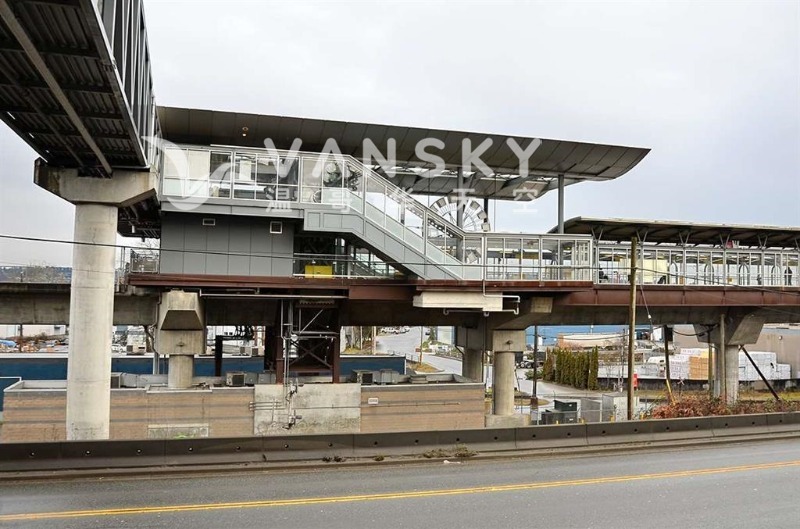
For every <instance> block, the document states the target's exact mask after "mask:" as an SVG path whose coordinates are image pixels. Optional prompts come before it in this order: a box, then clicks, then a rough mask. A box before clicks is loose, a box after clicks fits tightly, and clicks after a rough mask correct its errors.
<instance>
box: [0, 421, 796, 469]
mask: <svg viewBox="0 0 800 529" xmlns="http://www.w3.org/2000/svg"><path fill="white" fill-rule="evenodd" d="M774 432H783V433H786V432H795V433H798V434H800V412H793V413H772V414H761V415H727V416H719V417H693V418H683V419H654V420H644V421H630V422H617V423H590V424H563V425H552V426H549V425H548V426H527V427H523V428H495V429H475V430H451V431H427V432H391V433H364V434H337V435H285V436H281V437H242V438H198V439H170V440H163V439H152V440H147V439H144V440H132V441H61V442H52V443H5V444H2V445H0V472H22V471H30V470H65V469H90V468H115V467H117V468H126V467H127V468H136V467H149V466H162V465H170V466H172V465H175V466H177V465H193V464H226V463H249V462H283V461H286V462H290V461H301V460H305V461H313V460H323V459H324V460H328V459H334V458H335V457H336V456H339V457H342V458H348V457H363V458H366V457H375V456H381V455H382V456H391V455H406V456H409V455H422V454H423V453H425V452H427V451H429V450H432V449H437V448H438V449H442V450H445V451H450V452H452V451H453V450H454V449H455V448H456V447H457V446H459V445H463V446H465V447H466V448H467V449H469V450H472V451H478V452H502V451H508V450H514V449H517V450H536V449H549V448H571V447H575V448H579V447H587V446H588V447H591V446H603V445H605V446H608V445H625V444H629V443H640V442H658V441H670V440H680V439H687V440H691V439H701V438H705V439H712V438H721V439H725V438H733V437H735V436H742V435H753V434H765V433H774Z"/></svg>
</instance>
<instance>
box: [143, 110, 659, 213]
mask: <svg viewBox="0 0 800 529" xmlns="http://www.w3.org/2000/svg"><path fill="white" fill-rule="evenodd" d="M158 115H159V119H160V123H161V130H162V134H163V138H164V139H165V140H168V141H171V142H174V143H181V144H196V145H207V146H208V145H224V146H238V147H254V148H263V147H264V139H265V138H270V139H272V141H273V142H274V144H275V147H276V148H278V149H285V150H288V149H290V147H291V146H292V142H293V141H294V139H295V138H300V139H301V140H302V141H303V144H302V146H301V148H300V150H302V151H316V152H320V151H322V149H323V147H324V145H325V142H326V141H327V140H328V139H329V138H332V139H334V140H336V143H337V145H338V148H339V149H340V150H341V152H342V154H344V155H350V156H353V157H356V158H359V159H361V158H362V154H363V143H364V140H366V139H369V140H371V141H372V142H373V143H374V144H375V146H376V147H377V148H378V150H379V151H380V152H381V153H382V154H383V155H384V156H385V155H386V154H387V153H386V147H387V142H388V140H389V139H390V138H393V139H394V140H395V142H396V148H397V164H398V167H396V168H393V170H392V171H391V172H392V173H393V174H392V175H387V176H391V178H392V179H393V181H394V182H395V183H396V184H397V185H398V186H400V187H402V188H404V189H406V190H408V191H409V192H410V193H412V194H420V195H451V194H454V193H457V192H458V191H457V189H459V182H458V178H457V168H458V166H459V165H460V164H461V159H462V141H463V140H464V139H469V140H470V141H471V145H472V150H473V151H474V150H476V149H477V147H478V145H480V144H481V143H482V142H483V141H485V140H486V139H487V138H489V139H491V140H492V143H491V146H490V147H489V148H488V150H486V151H485V152H484V153H483V154H482V155H481V160H482V161H483V162H484V163H485V164H486V165H487V166H488V167H489V168H490V169H491V170H492V171H493V172H494V173H493V174H492V175H489V176H486V175H483V174H481V173H477V172H474V173H472V174H471V173H464V181H463V186H462V187H461V189H469V190H471V191H468V192H466V193H465V194H466V195H467V196H472V197H476V198H492V199H504V200H532V199H534V198H538V197H540V196H542V195H543V194H544V193H546V192H547V191H550V190H552V189H557V188H558V178H559V176H562V175H563V177H564V185H571V184H575V183H578V182H582V181H584V180H593V181H605V180H613V179H615V178H618V177H620V176H622V175H623V174H625V173H627V172H628V171H630V170H631V169H632V168H633V167H635V166H636V164H638V163H639V162H640V161H641V160H642V158H644V157H645V155H647V153H648V152H650V150H649V149H645V148H639V147H622V146H616V145H603V144H593V143H581V142H573V141H561V140H549V139H541V142H542V144H541V145H540V146H539V147H538V148H537V149H536V151H535V152H534V153H533V155H532V156H531V158H530V159H529V161H528V173H527V175H526V176H520V162H519V159H518V156H517V155H516V154H515V153H514V151H513V150H512V149H511V147H509V145H508V144H507V143H506V140H507V139H508V138H511V139H513V140H514V141H516V143H517V145H518V146H519V147H520V148H521V149H526V148H527V147H528V146H529V145H530V143H531V142H533V141H535V140H536V138H526V137H520V136H506V135H501V134H483V133H475V132H462V131H453V130H442V129H428V128H416V127H403V126H394V125H378V124H371V123H356V122H345V121H334V120H324V119H311V118H298V117H286V116H274V115H257V114H246V113H238V112H224V111H216V110H201V109H191V108H176V107H163V106H162V107H159V108H158ZM425 138H436V139H438V140H441V141H442V142H443V143H444V148H443V149H436V148H433V147H428V148H427V149H426V151H427V152H428V153H430V154H435V155H438V156H440V157H441V158H442V159H444V161H445V165H446V170H445V171H444V172H442V173H441V174H431V171H430V169H432V164H430V163H429V162H426V161H424V160H421V159H419V158H418V157H417V155H416V153H415V149H416V145H417V142H419V141H420V140H422V139H425Z"/></svg>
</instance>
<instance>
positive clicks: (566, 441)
mask: <svg viewBox="0 0 800 529" xmlns="http://www.w3.org/2000/svg"><path fill="white" fill-rule="evenodd" d="M515 436H516V440H517V448H518V449H520V450H535V449H537V448H565V447H572V446H574V447H578V446H586V444H587V442H586V425H585V424H581V423H579V424H558V425H547V426H526V427H524V428H517V429H516V430H515Z"/></svg>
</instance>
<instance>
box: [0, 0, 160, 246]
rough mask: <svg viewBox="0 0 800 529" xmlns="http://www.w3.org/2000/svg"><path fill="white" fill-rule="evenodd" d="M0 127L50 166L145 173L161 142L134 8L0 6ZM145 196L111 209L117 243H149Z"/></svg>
mask: <svg viewBox="0 0 800 529" xmlns="http://www.w3.org/2000/svg"><path fill="white" fill-rule="evenodd" d="M0 120H2V121H3V122H5V123H6V124H7V125H8V127H9V128H10V129H11V130H12V131H14V132H15V133H16V134H17V135H18V136H19V137H20V138H22V140H24V141H25V142H26V143H27V144H28V145H29V146H30V147H31V148H32V149H33V150H34V151H36V152H37V153H38V155H39V156H40V157H41V158H42V159H43V160H44V161H45V162H46V163H47V164H48V165H50V166H53V167H59V168H71V169H77V170H78V174H80V175H81V176H88V177H109V176H111V175H112V174H113V171H114V170H115V169H122V168H126V169H127V168H136V169H145V168H147V167H148V166H149V163H150V160H151V159H152V158H153V156H154V155H155V151H154V147H151V146H149V145H145V142H144V140H143V138H144V137H146V136H158V135H159V134H160V131H159V125H158V121H157V115H156V112H155V101H154V96H153V82H152V77H151V69H150V57H149V47H148V42H147V32H146V28H145V20H144V12H143V8H142V5H141V2H126V1H124V0H106V1H104V2H100V3H98V2H95V1H93V0H59V1H41V0H0ZM157 215H158V204H157V203H156V201H155V199H154V198H150V199H147V200H146V201H144V202H142V203H137V204H132V205H130V206H127V207H125V208H120V214H119V231H120V233H121V234H123V235H132V234H135V235H137V236H145V237H154V236H157V235H158V216H157Z"/></svg>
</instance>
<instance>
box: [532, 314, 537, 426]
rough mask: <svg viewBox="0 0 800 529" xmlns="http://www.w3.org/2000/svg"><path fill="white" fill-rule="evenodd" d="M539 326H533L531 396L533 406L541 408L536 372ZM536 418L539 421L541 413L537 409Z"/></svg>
mask: <svg viewBox="0 0 800 529" xmlns="http://www.w3.org/2000/svg"><path fill="white" fill-rule="evenodd" d="M538 357H539V326H538V325H534V326H533V392H532V394H531V406H536V407H537V408H538V407H539V395H538V392H537V390H536V379H537V376H536V372H537V370H538V367H539V360H538ZM536 417H537V419H538V417H539V413H538V409H537V413H536Z"/></svg>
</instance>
